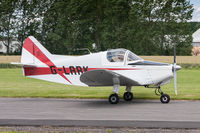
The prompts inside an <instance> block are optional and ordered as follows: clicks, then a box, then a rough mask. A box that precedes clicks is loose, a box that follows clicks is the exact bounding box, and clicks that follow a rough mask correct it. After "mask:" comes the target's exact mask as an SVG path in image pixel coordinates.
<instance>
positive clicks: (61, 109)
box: [0, 98, 200, 128]
mask: <svg viewBox="0 0 200 133" xmlns="http://www.w3.org/2000/svg"><path fill="white" fill-rule="evenodd" d="M0 125H1V126H5V125H6V126H20V125H23V126H40V125H50V126H102V127H133V128H200V101H178V100H177V101H176V100H175V101H173V100H172V101H171V102H170V103H169V104H162V103H160V101H159V100H133V101H131V102H125V101H123V100H121V101H120V102H119V104H117V105H111V104H109V103H108V101H107V100H100V99H92V100H91V99H53V98H0Z"/></svg>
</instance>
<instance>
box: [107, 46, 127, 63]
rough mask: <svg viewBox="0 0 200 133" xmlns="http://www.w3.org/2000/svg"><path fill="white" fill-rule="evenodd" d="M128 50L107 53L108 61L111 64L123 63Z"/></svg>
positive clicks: (115, 50) (114, 50)
mask: <svg viewBox="0 0 200 133" xmlns="http://www.w3.org/2000/svg"><path fill="white" fill-rule="evenodd" d="M125 52H126V49H112V50H109V51H108V52H107V59H108V61H110V62H123V61H124V55H125Z"/></svg>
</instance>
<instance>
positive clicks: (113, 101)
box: [109, 94, 119, 104]
mask: <svg viewBox="0 0 200 133" xmlns="http://www.w3.org/2000/svg"><path fill="white" fill-rule="evenodd" d="M109 102H110V103H111V104H117V103H118V102H119V96H118V94H111V95H110V97H109Z"/></svg>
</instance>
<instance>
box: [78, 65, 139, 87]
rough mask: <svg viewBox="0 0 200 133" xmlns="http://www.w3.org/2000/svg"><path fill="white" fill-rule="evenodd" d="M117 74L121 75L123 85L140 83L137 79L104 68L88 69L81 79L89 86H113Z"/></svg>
mask: <svg viewBox="0 0 200 133" xmlns="http://www.w3.org/2000/svg"><path fill="white" fill-rule="evenodd" d="M115 75H117V76H118V77H119V80H120V85H121V86H128V85H131V86H133V85H140V84H139V83H138V82H137V81H134V80H132V79H129V78H128V77H125V76H122V75H120V74H117V73H115V72H112V71H110V70H104V69H98V70H91V71H87V72H85V73H83V74H82V75H81V76H80V80H81V82H83V83H85V84H87V85H88V86H113V77H114V76H115Z"/></svg>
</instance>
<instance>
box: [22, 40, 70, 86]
mask: <svg viewBox="0 0 200 133" xmlns="http://www.w3.org/2000/svg"><path fill="white" fill-rule="evenodd" d="M23 48H25V49H26V50H27V51H29V52H30V53H31V54H32V55H33V56H35V57H36V58H37V59H39V60H40V61H41V62H43V63H45V64H46V65H48V66H49V67H50V66H55V65H54V63H53V62H51V60H50V59H49V58H48V57H47V56H46V55H45V54H44V53H43V52H42V51H41V50H40V49H39V48H38V47H37V46H36V45H35V44H34V43H33V41H32V40H31V39H30V38H27V39H26V40H25V42H24V44H23ZM56 68H57V67H56ZM25 71H26V70H25ZM38 71H39V72H40V70H34V73H38ZM29 72H30V70H28V73H29ZM25 73H26V72H25ZM29 74H30V73H29ZM58 74H59V75H60V76H62V77H63V78H64V79H65V80H67V81H68V82H69V83H71V82H70V81H69V79H67V78H66V77H65V76H64V75H63V73H60V72H59V73H58ZM25 75H26V74H25Z"/></svg>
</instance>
